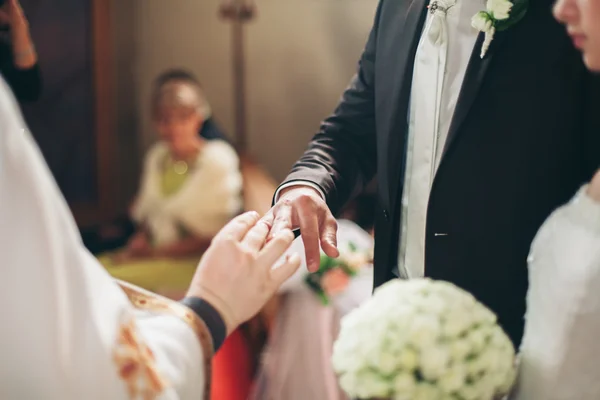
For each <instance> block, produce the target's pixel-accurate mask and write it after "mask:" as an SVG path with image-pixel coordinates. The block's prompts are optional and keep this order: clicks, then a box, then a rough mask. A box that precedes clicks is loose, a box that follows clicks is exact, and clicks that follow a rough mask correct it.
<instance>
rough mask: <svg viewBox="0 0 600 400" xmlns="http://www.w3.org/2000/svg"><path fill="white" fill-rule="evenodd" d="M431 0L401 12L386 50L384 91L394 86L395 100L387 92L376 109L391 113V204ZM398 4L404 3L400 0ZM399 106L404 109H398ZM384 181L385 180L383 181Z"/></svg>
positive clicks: (421, 0)
mask: <svg viewBox="0 0 600 400" xmlns="http://www.w3.org/2000/svg"><path fill="white" fill-rule="evenodd" d="M427 3H428V0H412V2H411V3H410V5H409V6H408V8H407V9H406V11H405V12H399V13H398V14H400V16H401V18H403V19H404V20H402V19H400V18H398V19H397V20H396V21H395V22H394V24H393V26H394V28H393V29H391V31H390V35H389V42H388V43H389V45H388V46H386V48H385V51H384V52H383V53H384V55H385V57H386V59H388V60H390V61H388V62H386V66H385V71H382V72H381V73H380V76H389V77H392V79H390V82H388V84H389V86H388V87H387V88H385V87H383V88H382V91H385V90H393V91H394V93H393V95H392V101H387V100H388V99H389V97H388V96H381V97H380V98H382V99H384V101H383V102H382V103H381V104H377V109H378V110H380V111H384V112H382V114H385V115H387V116H389V120H388V121H387V124H388V129H387V134H388V135H389V136H388V137H387V138H386V139H387V140H384V141H383V143H384V145H385V146H386V147H384V148H383V149H380V151H382V152H383V153H384V154H386V156H387V157H388V162H387V165H388V171H387V177H388V179H389V181H388V182H387V185H386V187H388V188H389V192H388V199H389V201H390V204H389V207H395V204H396V200H397V196H398V194H399V193H398V189H399V187H398V185H399V184H400V182H401V181H402V180H401V174H402V173H403V170H404V168H403V165H404V157H405V156H404V155H405V153H406V149H405V144H406V135H407V133H408V132H407V129H406V128H407V126H408V125H407V119H408V115H407V112H406V110H408V105H409V104H408V103H409V101H410V90H411V84H412V73H413V67H414V60H415V54H416V51H417V47H418V44H419V40H420V38H421V31H422V30H423V24H424V22H425V17H426V15H427V8H426V5H427ZM397 4H401V2H398V3H397ZM399 110H402V111H401V112H399ZM382 183H383V182H382Z"/></svg>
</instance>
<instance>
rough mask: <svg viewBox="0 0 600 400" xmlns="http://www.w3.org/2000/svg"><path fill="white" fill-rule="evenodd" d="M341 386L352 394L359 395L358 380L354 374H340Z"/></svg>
mask: <svg viewBox="0 0 600 400" xmlns="http://www.w3.org/2000/svg"><path fill="white" fill-rule="evenodd" d="M339 382H340V387H341V388H342V389H343V390H344V392H346V393H347V394H348V395H350V396H358V393H357V390H358V389H357V387H358V385H357V380H356V376H355V375H354V374H343V375H341V376H339Z"/></svg>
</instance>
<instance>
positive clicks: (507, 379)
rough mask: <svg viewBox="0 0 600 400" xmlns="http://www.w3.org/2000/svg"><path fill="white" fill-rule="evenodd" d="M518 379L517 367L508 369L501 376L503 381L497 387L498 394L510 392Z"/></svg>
mask: <svg viewBox="0 0 600 400" xmlns="http://www.w3.org/2000/svg"><path fill="white" fill-rule="evenodd" d="M516 380H517V369H516V368H510V369H509V370H507V371H506V373H505V374H504V375H503V376H501V383H500V385H499V386H498V387H497V389H496V390H497V392H498V394H507V393H509V392H510V390H511V389H512V387H513V386H514V385H515V381H516Z"/></svg>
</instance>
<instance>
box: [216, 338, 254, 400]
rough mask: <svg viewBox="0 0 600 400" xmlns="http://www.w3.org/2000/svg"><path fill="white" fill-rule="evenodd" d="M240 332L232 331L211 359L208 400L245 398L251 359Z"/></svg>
mask: <svg viewBox="0 0 600 400" xmlns="http://www.w3.org/2000/svg"><path fill="white" fill-rule="evenodd" d="M251 357H252V356H251V352H250V348H249V346H248V344H247V342H246V339H245V338H244V336H243V334H242V332H241V331H240V330H239V329H238V330H236V331H234V332H233V333H232V334H231V335H230V336H229V337H228V338H227V339H225V342H223V345H222V346H221V348H220V349H219V351H218V352H217V354H215V356H214V357H213V361H212V380H211V396H210V400H246V399H247V398H248V396H249V395H250V391H251V388H252V359H251Z"/></svg>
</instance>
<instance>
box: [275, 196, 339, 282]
mask: <svg viewBox="0 0 600 400" xmlns="http://www.w3.org/2000/svg"><path fill="white" fill-rule="evenodd" d="M267 217H268V218H273V219H274V222H273V228H272V230H271V236H273V235H277V234H279V232H281V231H283V230H286V229H297V228H300V231H301V233H302V241H303V242H304V249H305V252H306V264H307V266H308V270H309V271H310V272H316V271H317V270H318V269H319V264H320V259H321V252H320V248H322V249H323V251H324V252H325V254H327V255H328V256H329V257H338V256H339V251H338V249H337V222H336V220H335V218H334V217H333V215H332V214H331V211H329V207H327V204H326V203H325V201H324V200H323V199H322V198H321V195H320V194H319V192H317V191H316V190H315V189H313V188H311V187H305V186H294V187H290V188H287V189H286V190H284V191H283V192H282V193H281V197H280V198H279V200H278V201H277V204H275V206H273V208H271V210H270V211H269V213H268V214H267Z"/></svg>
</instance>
